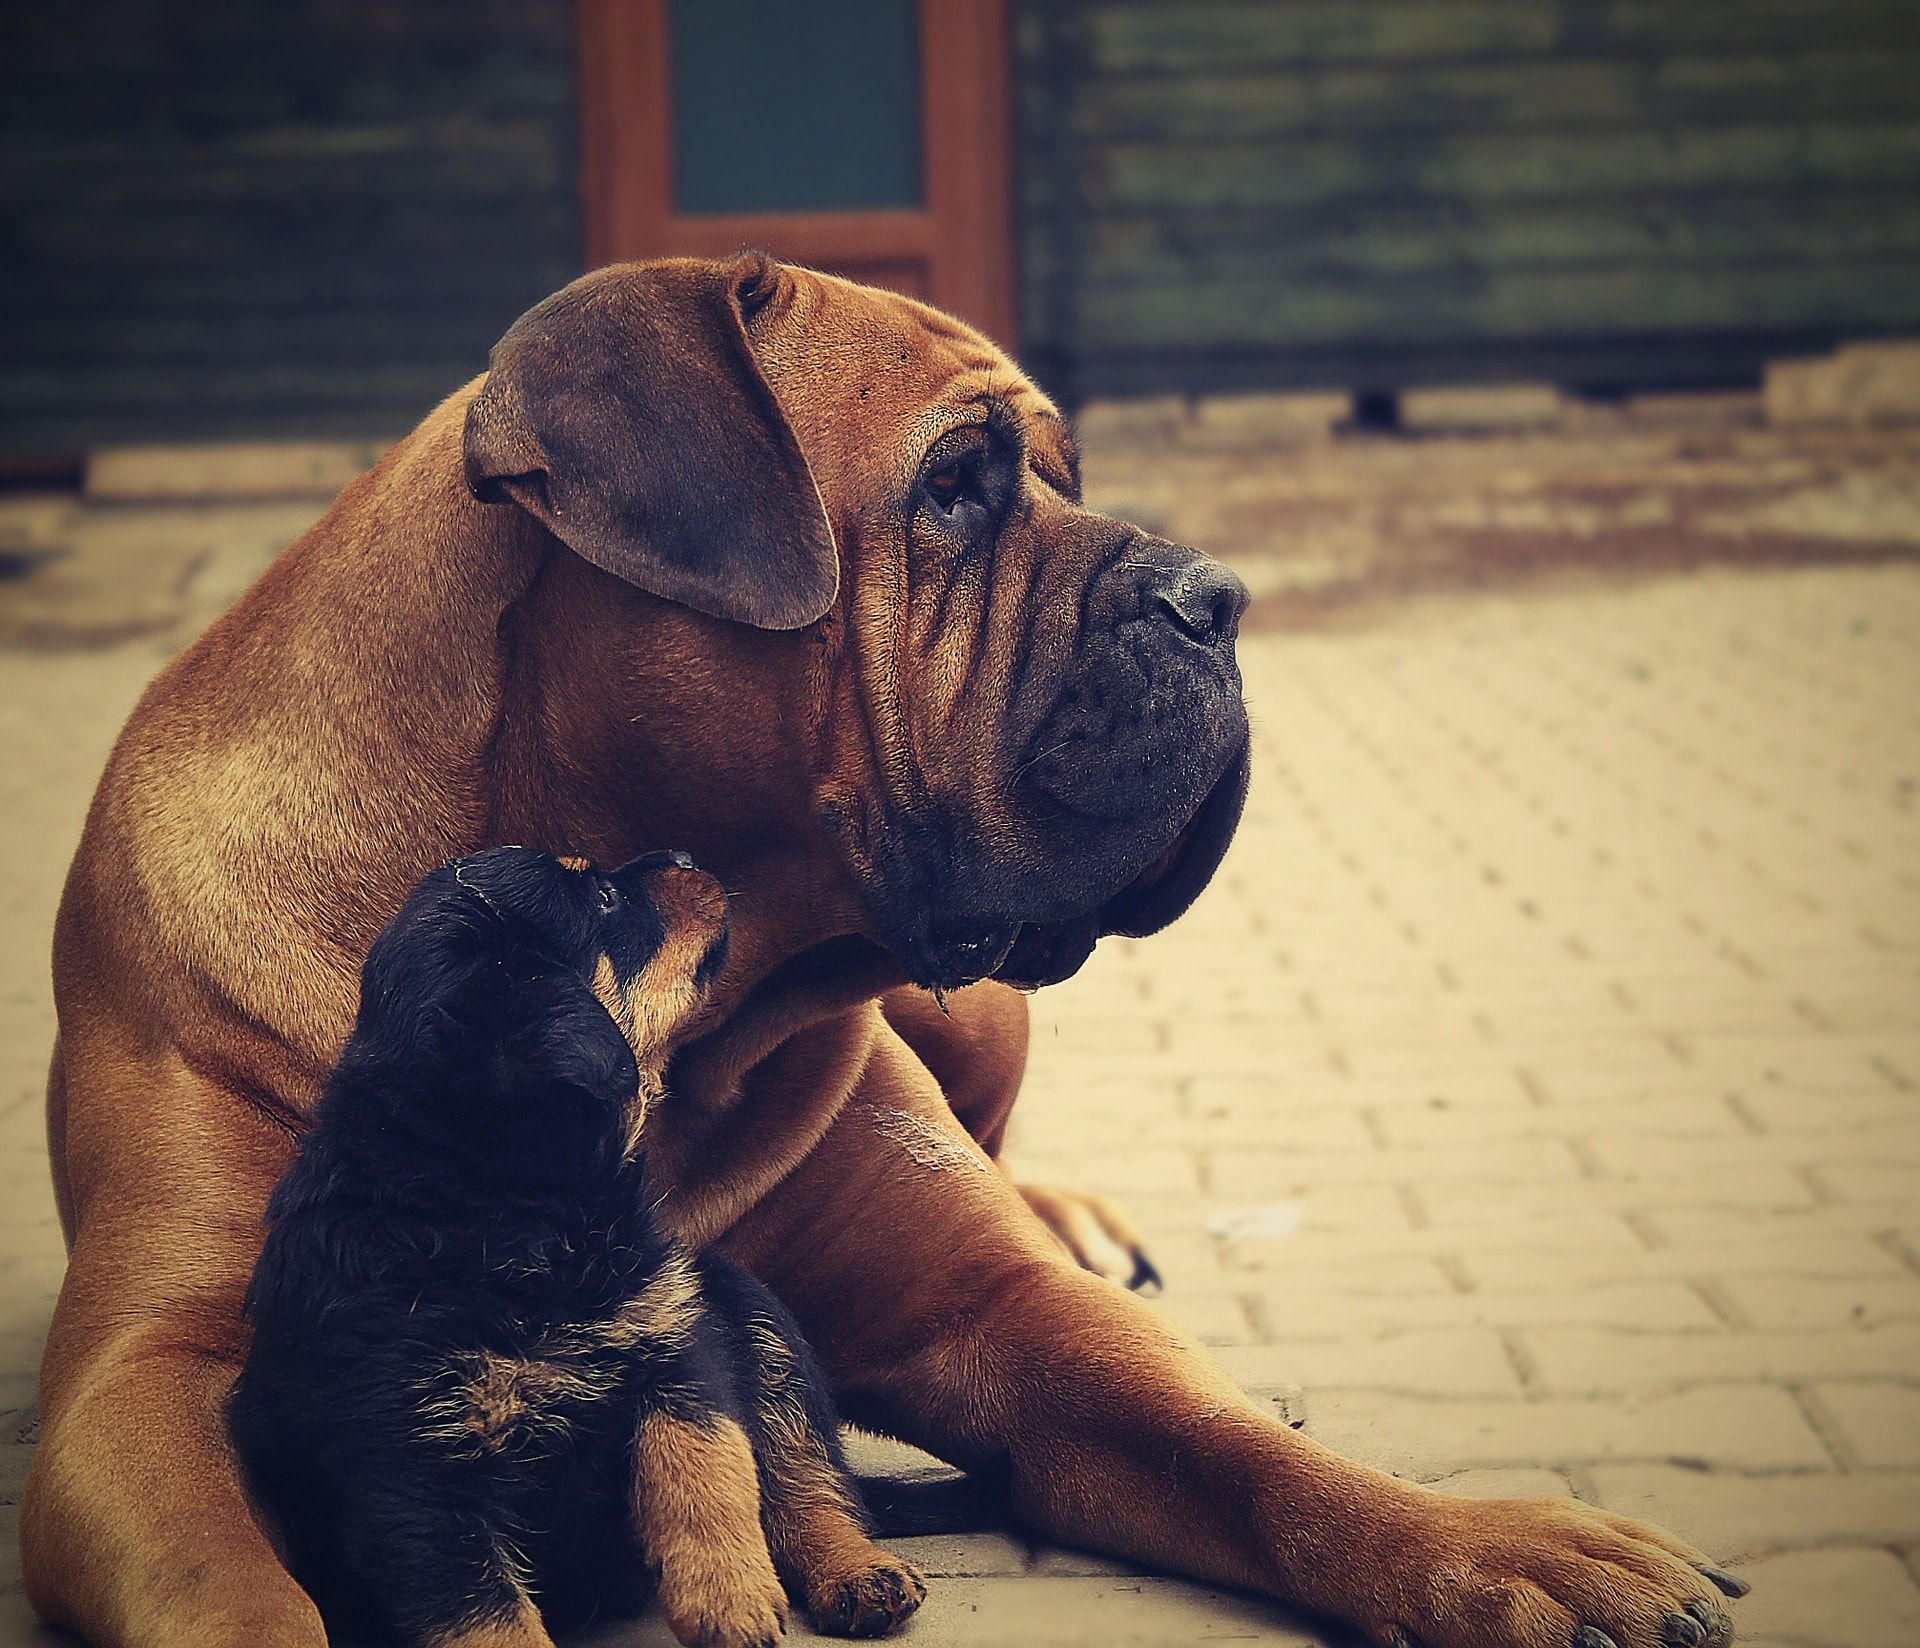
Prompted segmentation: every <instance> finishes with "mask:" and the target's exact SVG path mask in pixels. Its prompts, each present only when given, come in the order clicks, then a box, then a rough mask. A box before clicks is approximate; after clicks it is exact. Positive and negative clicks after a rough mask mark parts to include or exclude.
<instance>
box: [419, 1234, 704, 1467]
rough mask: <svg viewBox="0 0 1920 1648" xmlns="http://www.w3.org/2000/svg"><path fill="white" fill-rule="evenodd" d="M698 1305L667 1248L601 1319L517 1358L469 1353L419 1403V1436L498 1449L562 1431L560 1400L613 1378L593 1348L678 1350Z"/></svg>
mask: <svg viewBox="0 0 1920 1648" xmlns="http://www.w3.org/2000/svg"><path fill="white" fill-rule="evenodd" d="M700 1308H701V1306H700V1282H699V1278H698V1277H697V1276H696V1275H695V1274H694V1270H693V1266H692V1264H691V1263H690V1262H689V1261H688V1260H687V1259H686V1257H685V1256H684V1255H682V1254H679V1253H675V1254H673V1255H672V1256H670V1257H669V1258H668V1259H667V1260H666V1261H665V1262H664V1263H663V1264H662V1265H661V1267H660V1268H659V1270H657V1271H656V1272H655V1273H654V1274H653V1275H652V1276H651V1277H649V1278H648V1279H647V1283H646V1285H645V1286H644V1287H643V1288H641V1289H640V1291H639V1292H638V1293H636V1294H635V1295H634V1296H633V1297H632V1298H631V1299H629V1300H627V1301H626V1302H625V1303H624V1304H623V1305H622V1306H621V1307H620V1309H619V1311H618V1312H616V1313H615V1315H614V1316H612V1317H611V1318H609V1319H608V1320H606V1321H595V1322H577V1323H568V1324H563V1325H562V1326H559V1327H556V1328H552V1329H549V1330H548V1331H547V1332H545V1333H543V1334H541V1335H540V1337H539V1338H538V1339H537V1340H536V1341H535V1342H534V1344H533V1346H532V1347H531V1349H530V1350H529V1351H528V1353H527V1354H526V1355H525V1356H499V1355H494V1354H492V1353H487V1352H482V1353H478V1354H476V1355H474V1356H472V1357H471V1358H470V1359H469V1361H468V1363H467V1366H466V1369H465V1377H464V1378H462V1379H461V1380H460V1382H459V1383H458V1384H457V1385H455V1386H454V1387H453V1388H451V1389H450V1390H445V1391H438V1392H436V1393H435V1394H433V1395H432V1396H430V1397H429V1398H428V1399H427V1400H426V1401H425V1402H423V1403H422V1405H421V1410H420V1411H421V1415H422V1417H423V1418H424V1419H425V1420H426V1421H427V1434H428V1435H430V1436H437V1437H439V1438H441V1439H443V1440H445V1441H449V1442H455V1443H472V1444H473V1445H474V1446H475V1447H477V1448H479V1449H480V1450H481V1451H483V1452H487V1453H502V1452H506V1451H509V1450H511V1449H512V1448H514V1447H516V1446H518V1445H519V1444H521V1443H522V1442H524V1441H526V1440H527V1439H528V1438H530V1437H531V1436H533V1435H535V1434H536V1433H538V1432H539V1431H541V1430H557V1429H564V1428H565V1426H566V1424H567V1421H568V1415H567V1412H566V1408H567V1406H568V1405H576V1404H580V1403H588V1402H597V1401H600V1400H602V1399H603V1398H605V1397H606V1396H607V1395H608V1394H609V1392H611V1391H612V1390H613V1388H614V1385H615V1384H616V1382H617V1375H616V1374H615V1372H614V1371H613V1370H612V1368H611V1367H609V1366H606V1365H603V1364H599V1363H596V1361H595V1357H596V1355H597V1353H600V1352H604V1351H608V1350H631V1349H632V1348H633V1347H634V1346H636V1345H639V1344H643V1343H644V1344H649V1345H655V1346H659V1347H660V1348H661V1349H662V1350H673V1349H677V1348H680V1347H684V1346H685V1345H686V1344H688V1343H689V1342H690V1341H691V1339H692V1337H693V1333H694V1329H695V1326H696V1325H697V1322H698V1319H699V1314H700Z"/></svg>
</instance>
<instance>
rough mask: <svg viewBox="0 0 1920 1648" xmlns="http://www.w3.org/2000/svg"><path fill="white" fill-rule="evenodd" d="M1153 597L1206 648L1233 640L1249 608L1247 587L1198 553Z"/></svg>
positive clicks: (1220, 566)
mask: <svg viewBox="0 0 1920 1648" xmlns="http://www.w3.org/2000/svg"><path fill="white" fill-rule="evenodd" d="M1153 599H1154V602H1155V604H1156V605H1158V606H1159V607H1160V608H1161V609H1162V610H1163V611H1164V612H1165V613H1166V614H1167V616H1168V617H1169V618H1171V619H1172V620H1173V621H1174V622H1175V623H1176V624H1178V625H1179V626H1180V628H1181V629H1182V630H1183V631H1184V632H1185V633H1186V634H1187V635H1188V636H1190V637H1191V638H1192V639H1193V640H1195V641H1197V642H1199V643H1200V645H1202V646H1205V647H1210V646H1215V645H1217V644H1219V643H1221V642H1225V641H1231V640H1232V639H1233V637H1234V632H1235V631H1236V630H1237V629H1238V628H1239V626H1240V614H1241V613H1243V612H1245V611H1246V610H1247V601H1248V599H1249V597H1248V594H1247V586H1246V585H1245V584H1243V583H1241V582H1240V580H1239V579H1238V578H1236V577H1235V576H1234V575H1233V574H1232V573H1231V572H1230V571H1228V570H1227V568H1225V567H1223V566H1222V565H1221V564H1220V563H1219V562H1218V561H1211V560H1208V559H1207V557H1206V556H1204V555H1196V556H1194V558H1193V559H1192V560H1191V561H1189V562H1188V563H1187V564H1186V565H1185V566H1184V567H1182V568H1181V569H1180V570H1179V571H1177V572H1175V573H1174V574H1173V575H1172V576H1171V577H1170V578H1169V579H1168V580H1167V582H1166V583H1164V584H1162V585H1161V586H1160V588H1158V589H1157V590H1155V591H1154V592H1153Z"/></svg>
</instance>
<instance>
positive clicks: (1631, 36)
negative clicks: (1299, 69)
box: [1075, 0, 1915, 74]
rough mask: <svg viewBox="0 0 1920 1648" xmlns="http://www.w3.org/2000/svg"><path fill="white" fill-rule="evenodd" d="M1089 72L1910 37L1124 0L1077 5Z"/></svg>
mask: <svg viewBox="0 0 1920 1648" xmlns="http://www.w3.org/2000/svg"><path fill="white" fill-rule="evenodd" d="M1075 22H1076V27H1077V31H1078V33H1079V36H1080V39H1081V43H1082V45H1081V49H1082V52H1083V54H1084V58H1085V62H1086V65H1087V68H1088V69H1089V71H1091V72H1092V73H1095V74H1112V73H1130V72H1141V71H1152V72H1164V73H1173V74H1187V73H1193V72H1196V71H1205V70H1209V69H1213V70H1221V69H1232V68H1235V67H1239V68H1252V67H1268V66H1286V65H1319V66H1323V67H1324V66H1326V65H1330V64H1338V63H1364V62H1400V61H1427V62H1463V61H1473V60H1476V59H1498V58H1542V57H1549V56H1554V55H1578V54H1585V55H1590V56H1596V55H1602V54H1610V55H1615V56H1644V55H1646V54H1647V53H1649V52H1657V51H1668V52H1671V51H1676V50H1685V49H1688V48H1690V47H1691V48H1694V49H1701V48H1705V49H1718V48H1721V47H1724V46H1725V45H1727V44H1728V43H1730V42H1739V43H1741V44H1743V45H1746V46H1749V47H1752V46H1783V47H1787V48H1798V47H1802V46H1815V45H1829V46H1831V45H1838V44H1842V43H1862V44H1881V43H1884V44H1889V45H1898V44H1902V43H1906V44H1909V45H1910V44H1911V43H1912V42H1913V40H1914V36H1915V23H1914V19H1913V12H1912V10H1911V8H1909V7H1907V6H1904V5H1899V4H1891V5H1890V4H1887V3H1886V0H1831V3H1829V4H1823V5H1812V4H1808V3H1807V0H1685V3H1676V0H1593V3H1582V0H1557V3H1556V0H1286V3H1285V4H1267V3H1262V0H1181V3H1180V4H1177V5H1172V4H1166V3H1165V0H1130V3H1127V4H1089V5H1084V6H1080V7H1077V8H1075Z"/></svg>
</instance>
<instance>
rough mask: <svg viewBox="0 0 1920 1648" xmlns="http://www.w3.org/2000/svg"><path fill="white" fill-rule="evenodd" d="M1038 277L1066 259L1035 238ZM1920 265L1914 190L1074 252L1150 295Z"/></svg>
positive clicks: (1526, 204) (1137, 221)
mask: <svg viewBox="0 0 1920 1648" xmlns="http://www.w3.org/2000/svg"><path fill="white" fill-rule="evenodd" d="M1026 255H1027V268H1028V273H1029V275H1030V276H1031V277H1034V278H1038V279H1043V280H1044V279H1045V278H1047V277H1048V275H1049V273H1050V272H1051V270H1052V268H1053V266H1054V262H1053V260H1054V258H1055V257H1056V256H1058V255H1060V253H1059V252H1058V250H1057V248H1056V246H1055V244H1054V241H1053V238H1052V237H1051V236H1048V235H1036V236H1034V237H1033V238H1032V239H1031V240H1030V241H1029V244H1028V247H1027V254H1026ZM1916 255H1920V211H1916V210H1914V209H1913V199H1912V195H1911V193H1910V192H1908V191H1904V190H1898V189H1884V190H1872V191H1847V192H1830V193H1822V194H1819V195H1814V196H1791V195H1787V194H1785V193H1783V192H1782V193H1775V192H1769V191H1745V192H1731V193H1717V192H1716V193H1710V194H1694V195H1670V196H1664V197H1662V196H1651V197H1635V196H1625V197H1619V198H1612V199H1591V200H1577V201H1557V200H1542V201H1518V202H1492V203H1488V204H1480V203H1476V202H1468V201H1462V200H1457V199H1446V198H1433V197H1429V198H1416V199H1409V200H1397V201H1385V202H1381V203H1380V204H1378V205H1377V206H1371V207H1368V208H1367V209H1364V210H1360V209H1356V208H1353V207H1351V206H1348V205H1346V204H1342V203H1335V204H1333V205H1331V206H1328V207H1325V208H1310V209H1302V210H1300V211H1297V212H1292V213H1289V214H1287V215H1286V216H1285V217H1283V218H1276V217H1272V216H1266V215H1260V216H1255V215H1251V214H1247V213H1241V212H1183V213H1179V214H1173V213H1165V214H1159V215H1153V216H1127V217H1095V218H1091V219H1089V220H1088V221H1087V223H1086V224H1085V226H1084V228H1083V229H1082V231H1081V233H1080V235H1079V236H1078V237H1077V238H1076V245H1075V247H1074V249H1073V252H1072V257H1073V259H1074V264H1075V267H1077V268H1082V269H1084V270H1085V271H1086V273H1087V276H1088V278H1091V279H1094V280H1098V279H1101V278H1118V277H1122V276H1124V278H1125V279H1126V280H1128V281H1129V282H1132V283H1135V284H1138V285H1142V286H1146V285H1154V284H1164V285H1168V286H1182V285H1185V284H1186V283H1187V282H1190V281H1194V280H1207V279H1216V278H1226V279H1232V278H1240V277H1244V278H1248V279H1254V278H1259V277H1261V276H1265V277H1266V278H1268V279H1272V280H1289V279H1292V278H1295V277H1296V276H1300V275H1306V276H1313V275H1331V276H1343V275H1348V274H1353V275H1368V274H1386V275H1412V274H1420V273H1434V274H1440V275H1445V274H1448V273H1456V274H1457V273H1462V272H1465V271H1468V270H1472V269H1478V268H1486V269H1519V268H1528V269H1544V268H1565V267H1571V268H1583V267H1595V266H1602V267H1609V268H1613V267H1619V266H1621V265H1624V264H1632V263H1645V264H1648V265H1672V264H1675V263H1684V264H1686V265H1687V266H1689V267H1692V268H1695V269H1697V270H1699V271H1701V274H1702V277H1703V278H1712V274H1713V272H1714V271H1715V270H1718V269H1720V268H1724V267H1729V266H1740V265H1750V264H1765V263H1789V264H1795V265H1817V264H1821V263H1829V262H1834V261H1840V260H1851V259H1868V260H1871V259H1876V258H1880V259H1885V258H1901V257H1908V256H1916Z"/></svg>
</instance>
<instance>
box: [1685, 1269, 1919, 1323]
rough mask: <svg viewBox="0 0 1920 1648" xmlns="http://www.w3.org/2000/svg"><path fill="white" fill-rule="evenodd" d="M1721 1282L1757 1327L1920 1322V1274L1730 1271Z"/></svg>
mask: <svg viewBox="0 0 1920 1648" xmlns="http://www.w3.org/2000/svg"><path fill="white" fill-rule="evenodd" d="M1716 1285H1717V1287H1718V1288H1719V1291H1720V1292H1721V1293H1723V1294H1724V1295H1725V1296H1726V1298H1727V1300H1728V1302H1729V1303H1730V1304H1731V1305H1732V1306H1733V1308H1734V1310H1735V1311H1736V1312H1737V1313H1738V1315H1739V1317H1740V1319H1741V1320H1742V1321H1744V1322H1749V1323H1751V1324H1752V1325H1753V1326H1755V1327H1758V1328H1817V1327H1876V1326H1878V1325H1879V1324H1880V1323H1883V1322H1920V1276H1871V1277H1806V1276H1730V1277H1728V1278H1726V1279H1725V1280H1724V1281H1722V1282H1719V1283H1718V1284H1716Z"/></svg>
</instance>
